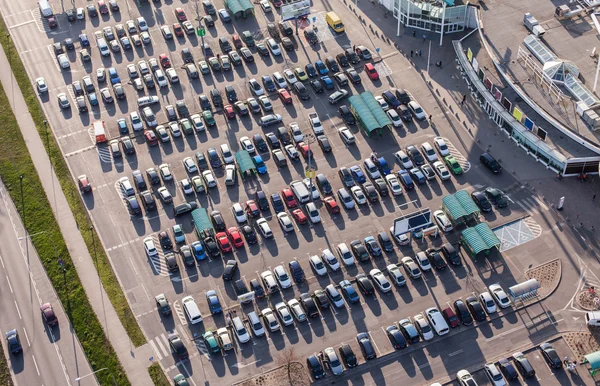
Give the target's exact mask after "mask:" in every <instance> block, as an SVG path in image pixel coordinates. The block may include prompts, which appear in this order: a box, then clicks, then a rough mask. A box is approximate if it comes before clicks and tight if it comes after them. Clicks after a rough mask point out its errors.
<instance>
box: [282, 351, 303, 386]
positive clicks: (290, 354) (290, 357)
mask: <svg viewBox="0 0 600 386" xmlns="http://www.w3.org/2000/svg"><path fill="white" fill-rule="evenodd" d="M297 361H298V355H297V354H296V349H295V348H294V347H293V346H291V347H288V348H286V349H285V350H283V351H282V352H281V353H280V354H279V355H277V363H279V364H281V365H282V366H283V367H284V368H285V370H286V371H287V376H288V382H289V384H290V385H292V369H293V365H294V362H297Z"/></svg>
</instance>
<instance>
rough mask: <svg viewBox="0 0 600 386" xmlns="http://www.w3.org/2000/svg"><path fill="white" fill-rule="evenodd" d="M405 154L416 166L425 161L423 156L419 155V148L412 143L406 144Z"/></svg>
mask: <svg viewBox="0 0 600 386" xmlns="http://www.w3.org/2000/svg"><path fill="white" fill-rule="evenodd" d="M406 154H407V155H408V156H409V157H410V159H411V160H412V161H413V162H414V163H415V165H417V166H421V165H423V164H424V163H425V158H423V156H422V155H421V152H419V149H417V147H416V146H413V145H408V146H406Z"/></svg>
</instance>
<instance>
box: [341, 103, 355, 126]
mask: <svg viewBox="0 0 600 386" xmlns="http://www.w3.org/2000/svg"><path fill="white" fill-rule="evenodd" d="M338 112H339V113H340V115H341V117H342V119H343V120H344V122H346V124H347V125H354V124H355V123H356V119H355V118H354V115H352V112H350V109H349V108H348V106H346V105H341V106H340V107H339V108H338Z"/></svg>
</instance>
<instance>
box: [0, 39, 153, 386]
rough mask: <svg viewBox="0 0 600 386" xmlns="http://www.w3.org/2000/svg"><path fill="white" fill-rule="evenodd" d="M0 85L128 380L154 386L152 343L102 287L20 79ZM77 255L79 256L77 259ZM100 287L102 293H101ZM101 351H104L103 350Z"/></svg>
mask: <svg viewBox="0 0 600 386" xmlns="http://www.w3.org/2000/svg"><path fill="white" fill-rule="evenodd" d="M0 68H3V69H8V68H10V66H9V63H8V60H7V57H6V55H5V53H4V51H3V50H2V47H1V46H0ZM11 78H12V79H11ZM0 82H2V86H3V87H4V91H5V92H6V95H8V96H9V98H8V99H9V100H10V103H11V107H12V109H13V111H14V112H15V116H16V118H17V122H18V123H19V127H20V128H21V132H22V133H23V137H24V138H25V143H26V144H27V148H28V149H29V154H31V158H32V159H33V163H34V165H35V168H36V169H37V172H38V175H39V178H40V180H41V181H42V186H43V187H44V190H45V191H46V196H47V197H48V201H49V202H50V203H51V205H52V206H53V209H54V211H55V212H54V213H55V217H56V219H57V221H58V225H59V226H60V230H61V232H62V234H63V237H64V238H65V241H66V243H67V247H68V249H69V253H70V254H71V258H72V259H73V263H74V264H75V268H76V269H77V273H78V274H79V277H80V279H81V282H82V284H83V288H84V289H85V292H86V294H87V296H88V299H89V301H90V303H91V304H92V307H93V309H94V312H95V313H96V315H98V318H99V319H100V323H101V324H102V326H103V327H104V332H105V334H106V335H107V336H108V338H109V339H110V342H111V344H112V346H113V348H114V349H115V351H116V352H117V355H118V357H119V360H120V361H121V364H122V365H123V368H124V369H125V371H126V372H127V377H128V378H129V381H130V382H131V384H132V385H143V386H147V385H151V384H152V380H151V379H150V376H149V374H148V371H147V366H148V365H150V362H149V361H148V358H150V357H151V356H152V355H153V353H152V349H151V348H150V346H149V345H148V344H145V345H144V346H141V347H139V348H137V349H136V348H134V346H133V344H132V343H131V341H130V340H129V337H128V336H127V332H126V331H125V328H123V325H122V324H121V321H120V320H119V317H118V316H117V313H116V311H115V309H114V308H113V306H112V304H111V303H110V300H109V299H108V296H107V295H106V292H105V291H104V288H103V287H102V286H101V285H100V279H99V277H98V274H97V272H96V267H95V266H94V263H93V260H92V257H91V256H90V254H89V251H88V249H87V246H86V244H85V242H84V240H83V237H81V234H80V233H79V229H78V227H77V223H76V222H75V218H74V217H73V213H72V212H71V209H70V207H69V204H68V203H67V199H66V197H65V195H64V194H63V191H62V189H60V184H59V182H58V179H57V177H56V175H55V173H54V171H52V173H50V167H49V165H50V159H49V158H48V154H47V153H46V148H45V146H44V142H43V141H42V139H41V138H40V136H39V134H38V131H37V130H36V128H35V124H34V122H33V119H32V118H31V115H30V114H29V111H28V109H27V105H26V104H25V100H24V98H23V94H21V90H20V89H19V86H18V84H17V81H16V79H14V77H13V75H12V71H11V72H9V71H0ZM13 86H14V89H13ZM11 97H12V100H11ZM53 186H56V189H53V188H52V187H53ZM57 213H58V215H57ZM76 256H77V257H78V258H77V259H76V258H75V257H76ZM99 287H100V289H101V291H98V288H99ZM98 349H102V348H101V347H99V348H98Z"/></svg>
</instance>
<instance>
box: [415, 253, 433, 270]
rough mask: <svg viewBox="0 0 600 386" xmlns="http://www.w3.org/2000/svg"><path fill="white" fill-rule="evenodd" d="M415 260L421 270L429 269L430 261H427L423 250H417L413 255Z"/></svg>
mask: <svg viewBox="0 0 600 386" xmlns="http://www.w3.org/2000/svg"><path fill="white" fill-rule="evenodd" d="M415 260H416V261H417V264H419V268H421V271H424V272H425V271H431V263H430V262H429V259H428V258H427V254H426V253H425V252H423V251H421V252H417V254H416V255H415Z"/></svg>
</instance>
